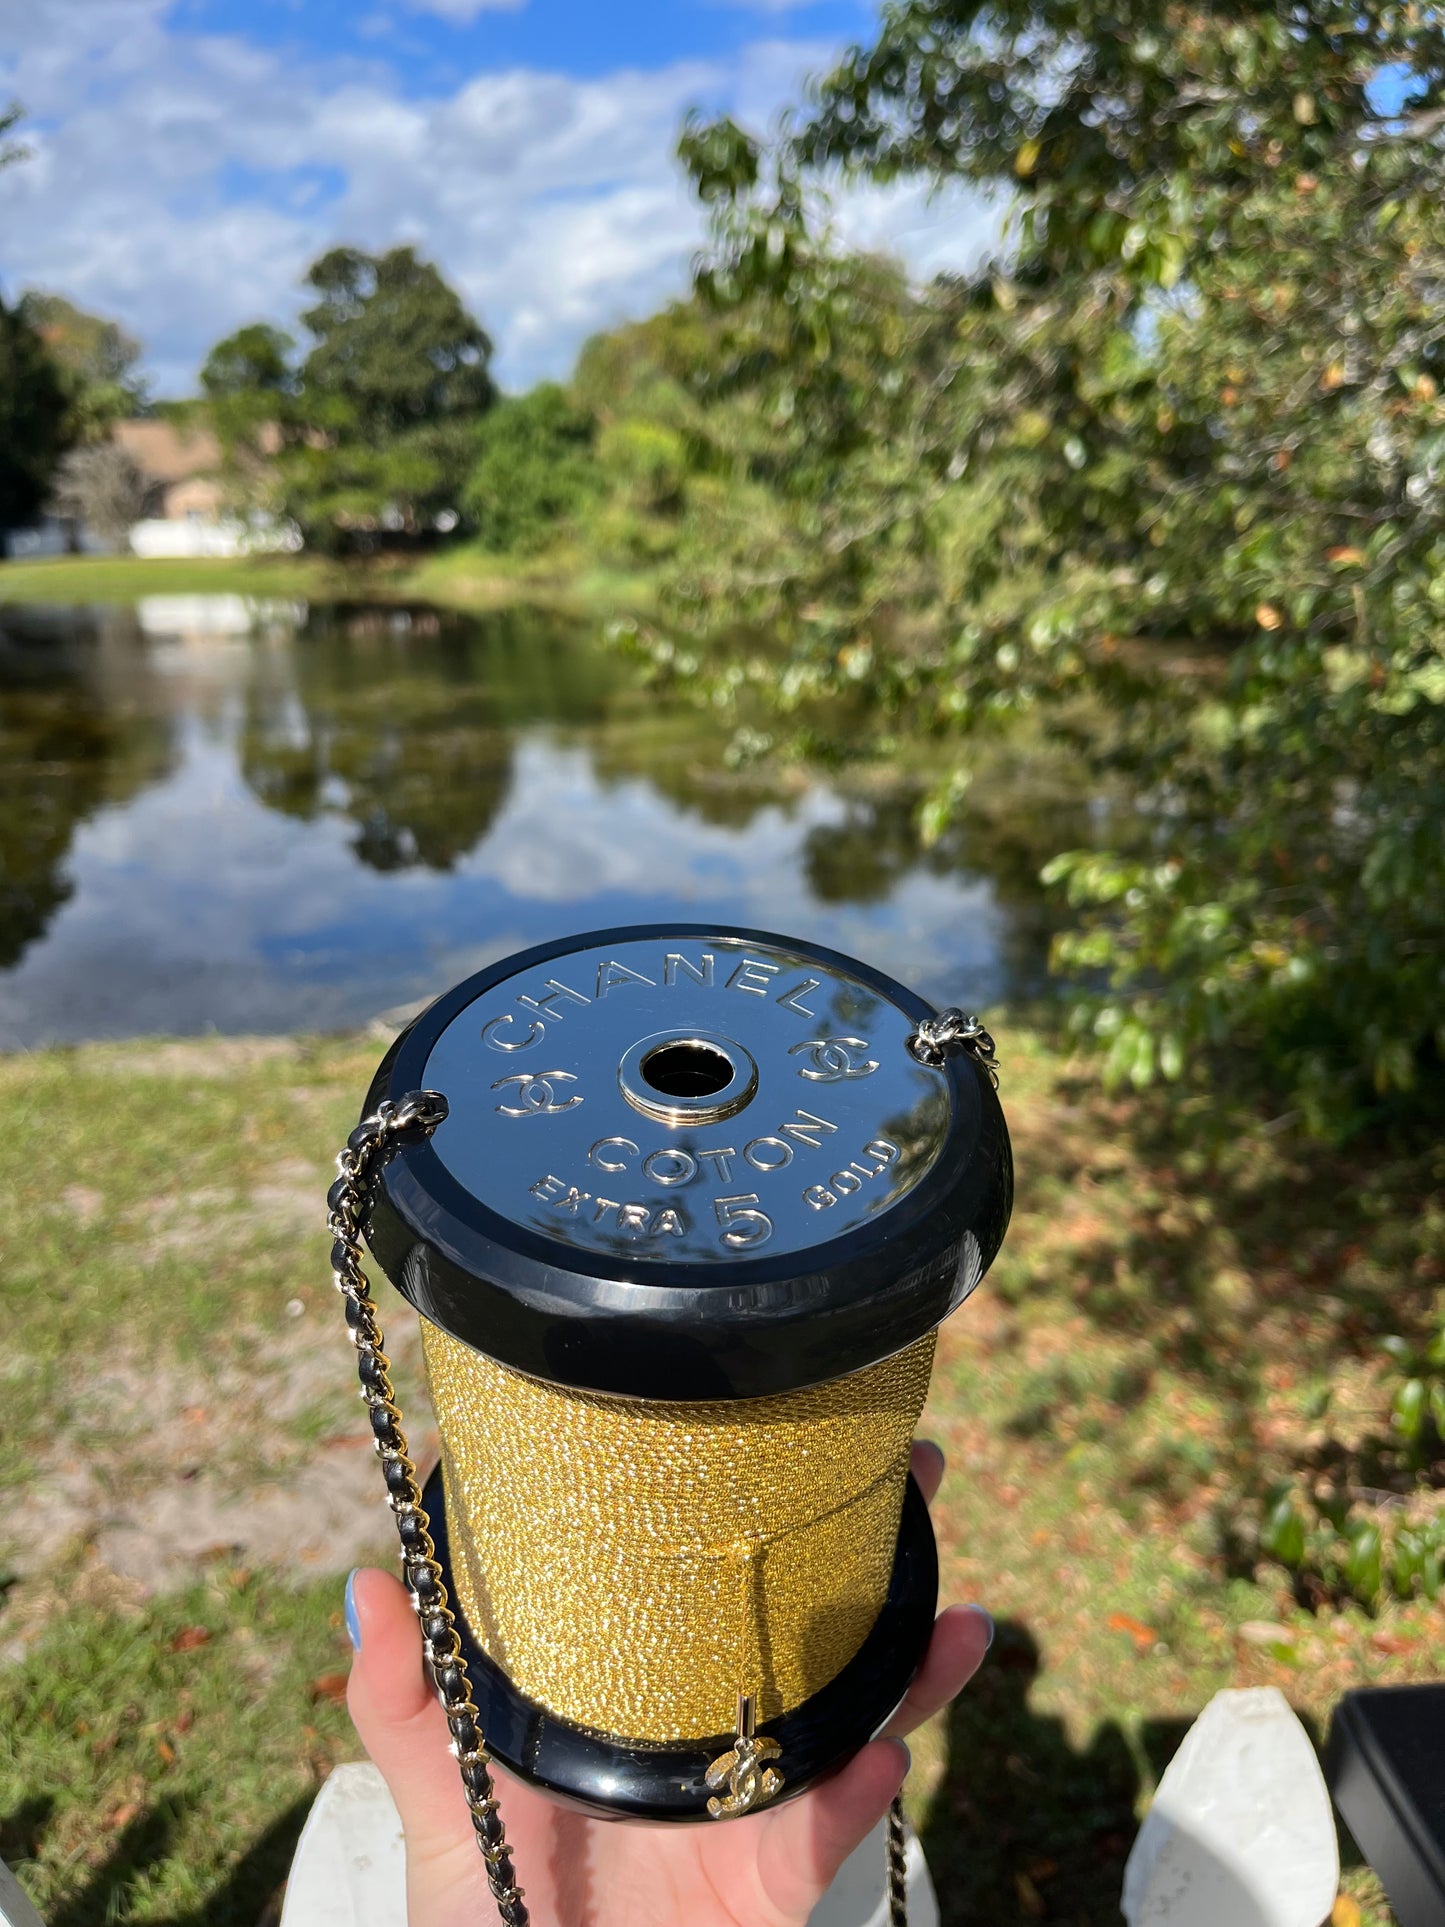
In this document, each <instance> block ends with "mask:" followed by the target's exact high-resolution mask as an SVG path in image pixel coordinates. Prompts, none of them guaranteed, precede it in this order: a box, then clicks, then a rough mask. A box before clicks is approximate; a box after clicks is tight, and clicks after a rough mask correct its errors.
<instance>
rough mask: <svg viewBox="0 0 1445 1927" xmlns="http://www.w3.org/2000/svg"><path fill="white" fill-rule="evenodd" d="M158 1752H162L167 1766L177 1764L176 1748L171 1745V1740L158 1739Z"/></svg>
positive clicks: (161, 1754)
mask: <svg viewBox="0 0 1445 1927" xmlns="http://www.w3.org/2000/svg"><path fill="white" fill-rule="evenodd" d="M156 1752H157V1753H159V1754H160V1756H161V1758H162V1760H164V1762H165V1763H166V1765H167V1766H174V1765H175V1763H176V1749H175V1748H174V1747H173V1746H172V1745H171V1743H170V1741H169V1740H157V1741H156Z"/></svg>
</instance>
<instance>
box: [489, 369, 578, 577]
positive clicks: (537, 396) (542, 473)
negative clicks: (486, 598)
mask: <svg viewBox="0 0 1445 1927" xmlns="http://www.w3.org/2000/svg"><path fill="white" fill-rule="evenodd" d="M594 434H595V423H594V421H593V418H592V416H591V414H590V413H588V412H587V411H586V410H584V409H582V408H579V407H578V406H577V404H576V403H575V402H574V401H573V400H572V399H571V398H570V396H569V395H568V394H567V392H566V390H565V389H563V388H560V387H559V386H558V385H557V384H556V383H555V382H542V383H541V384H540V385H539V386H538V387H536V388H533V389H532V390H531V391H530V392H529V393H527V394H525V395H518V396H516V397H511V398H508V399H507V400H505V401H502V402H499V403H498V404H497V406H496V407H495V408H493V409H492V410H491V412H490V413H489V414H488V416H487V418H486V421H485V423H484V425H483V428H482V436H481V444H482V452H481V455H480V457H479V458H478V460H477V463H476V466H475V467H474V468H473V470H472V473H471V476H470V478H469V479H468V482H467V485H466V490H465V494H464V496H463V501H464V503H465V506H466V510H467V513H468V516H469V517H470V519H471V520H472V521H473V522H475V524H476V526H477V530H478V533H479V535H480V538H481V542H482V546H483V547H484V548H487V549H492V550H496V551H499V552H510V553H517V554H523V555H527V554H535V553H537V552H538V551H539V550H541V549H543V548H545V547H546V546H547V544H548V543H549V542H554V541H556V540H557V538H558V535H559V532H560V531H561V530H562V529H564V528H565V527H567V526H569V525H571V524H574V523H575V522H577V521H578V519H579V518H580V517H582V516H583V515H584V514H585V513H586V510H587V508H588V506H589V504H590V503H591V502H592V501H594V500H595V498H596V497H597V495H598V494H599V493H600V491H601V487H602V477H601V474H600V471H599V469H598V466H597V461H596V457H595V454H594V449H593V441H594Z"/></svg>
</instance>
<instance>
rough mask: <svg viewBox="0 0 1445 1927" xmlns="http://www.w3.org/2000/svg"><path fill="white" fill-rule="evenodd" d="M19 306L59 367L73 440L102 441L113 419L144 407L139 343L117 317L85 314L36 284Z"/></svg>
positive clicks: (144, 393) (136, 411)
mask: <svg viewBox="0 0 1445 1927" xmlns="http://www.w3.org/2000/svg"><path fill="white" fill-rule="evenodd" d="M19 307H20V313H21V314H22V315H23V316H24V318H25V320H26V321H28V322H29V323H30V325H31V327H32V328H34V330H35V332H36V334H38V335H39V337H40V339H41V340H42V341H43V342H44V344H45V350H46V353H47V354H48V355H49V356H50V359H51V360H52V362H54V364H55V366H56V368H57V369H58V370H59V371H60V376H61V379H62V381H63V383H64V385H65V388H66V392H67V396H68V402H69V408H68V420H67V423H66V437H67V439H68V440H69V441H71V442H82V443H84V442H101V441H104V440H105V438H106V437H107V435H108V434H109V433H110V429H111V426H112V424H113V423H115V422H117V421H121V420H123V419H124V418H125V417H126V416H127V415H135V414H138V413H139V412H140V410H141V409H142V408H143V407H144V406H145V399H146V388H145V382H144V381H143V379H142V378H141V377H140V375H139V374H138V373H137V372H136V364H137V362H138V361H139V360H140V356H141V345H140V343H139V342H138V341H137V340H136V339H135V337H134V336H133V335H130V334H127V332H126V331H125V329H124V328H122V327H121V325H120V323H119V322H117V321H107V320H105V319H104V318H103V317H102V316H100V315H93V314H87V313H86V311H85V309H84V308H78V307H76V305H75V303H74V302H73V301H68V300H67V299H66V298H65V296H64V295H63V294H44V293H41V292H40V291H38V290H35V289H31V290H30V291H28V292H27V293H25V294H23V295H22V296H21V297H20V303H19Z"/></svg>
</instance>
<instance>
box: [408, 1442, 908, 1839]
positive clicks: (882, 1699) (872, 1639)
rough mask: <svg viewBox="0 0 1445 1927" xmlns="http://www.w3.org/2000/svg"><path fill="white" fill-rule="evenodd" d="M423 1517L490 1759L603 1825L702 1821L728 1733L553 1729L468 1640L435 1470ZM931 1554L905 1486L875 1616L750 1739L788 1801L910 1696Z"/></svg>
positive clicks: (557, 1724) (562, 1723)
mask: <svg viewBox="0 0 1445 1927" xmlns="http://www.w3.org/2000/svg"><path fill="white" fill-rule="evenodd" d="M424 1496H425V1503H426V1509H427V1512H428V1514H429V1516H430V1518H431V1525H432V1537H433V1539H434V1540H435V1542H436V1550H437V1557H438V1559H439V1560H440V1561H441V1565H442V1569H443V1572H444V1574H445V1576H446V1582H447V1590H448V1592H449V1593H450V1594H451V1598H452V1604H453V1610H454V1611H455V1613H456V1618H457V1628H458V1630H459V1632H460V1633H461V1636H462V1644H463V1647H464V1649H465V1652H466V1660H467V1666H468V1668H469V1670H470V1672H471V1678H472V1694H473V1698H474V1699H475V1700H476V1704H477V1711H478V1713H479V1715H480V1719H481V1727H482V1732H483V1734H484V1735H485V1737H486V1744H487V1750H488V1752H489V1753H490V1754H491V1755H492V1756H493V1758H494V1759H495V1760H496V1762H497V1764H498V1765H499V1766H502V1767H504V1768H505V1769H506V1770H507V1771H508V1772H509V1773H512V1774H514V1775H515V1776H516V1777H517V1778H518V1779H521V1780H526V1781H528V1782H529V1783H531V1784H532V1785H534V1786H537V1787H540V1788H542V1789H543V1790H544V1791H545V1792H547V1793H548V1794H550V1795H551V1796H552V1798H554V1799H556V1800H559V1801H561V1802H563V1803H564V1804H565V1805H567V1806H572V1807H578V1808H581V1809H583V1810H585V1811H586V1812H589V1813H593V1814H596V1815H598V1816H600V1817H602V1818H604V1819H610V1820H645V1821H661V1820H680V1821H687V1820H705V1819H707V1817H708V1816H707V1799H708V1794H709V1788H708V1787H707V1786H706V1784H705V1781H704V1775H705V1774H706V1772H707V1769H708V1767H709V1766H711V1764H712V1762H713V1761H714V1760H715V1759H717V1758H718V1757H719V1755H721V1754H723V1753H726V1752H727V1751H728V1749H729V1748H730V1747H731V1745H732V1744H733V1735H732V1734H731V1733H718V1734H714V1735H712V1736H711V1737H710V1738H708V1739H704V1740H689V1741H686V1742H681V1741H680V1742H675V1743H671V1744H667V1745H647V1744H640V1743H638V1742H636V1741H633V1742H628V1741H626V1740H616V1739H612V1738H609V1737H608V1736H607V1735H606V1734H603V1733H595V1732H592V1731H590V1730H589V1729H588V1728H586V1727H582V1726H574V1725H573V1724H572V1723H571V1722H570V1721H568V1720H563V1719H558V1717H557V1716H556V1714H554V1713H549V1712H548V1711H547V1710H546V1709H545V1708H544V1707H541V1706H538V1705H537V1704H536V1702H535V1701H534V1700H529V1699H527V1698H526V1697H525V1696H524V1695H523V1694H521V1693H519V1692H518V1691H517V1689H516V1687H515V1686H513V1685H512V1683H511V1681H510V1680H509V1679H508V1678H507V1676H506V1674H505V1673H503V1672H502V1670H501V1669H500V1667H498V1666H497V1665H496V1664H494V1662H493V1661H492V1660H490V1659H488V1657H487V1656H486V1654H485V1653H483V1652H482V1650H481V1648H480V1647H479V1646H478V1645H477V1643H476V1641H475V1639H474V1638H473V1637H472V1635H471V1631H470V1628H469V1627H468V1626H467V1623H466V1619H465V1617H464V1615H463V1613H462V1610H461V1607H460V1605H459V1604H458V1603H457V1593H456V1587H455V1585H454V1584H453V1583H452V1577H451V1563H450V1554H449V1548H448V1543H447V1526H446V1508H445V1505H444V1503H443V1497H442V1480H441V1473H440V1471H437V1472H434V1473H433V1474H432V1476H431V1478H430V1479H429V1480H428V1481H427V1487H426V1492H425V1495H424ZM937 1604H938V1555H937V1552H936V1550H935V1548H934V1543H933V1528H932V1526H931V1524H930V1523H929V1518H928V1508H927V1506H926V1504H925V1503H924V1499H923V1494H922V1493H921V1492H920V1491H919V1490H918V1487H917V1486H916V1485H915V1483H914V1482H913V1480H912V1478H910V1479H909V1481H908V1489H907V1492H906V1494H905V1496H904V1501H903V1517H902V1521H901V1523H900V1526H899V1532H898V1551H897V1554H896V1556H895V1558H894V1562H893V1578H892V1581H891V1583H890V1585H889V1588H888V1597H887V1599H886V1600H885V1601H884V1605H883V1610H882V1611H881V1612H880V1614H879V1615H878V1619H877V1621H876V1623H875V1625H874V1627H873V1630H872V1632H871V1633H869V1635H868V1637H867V1639H865V1640H864V1642H863V1644H862V1646H861V1647H860V1648H859V1649H858V1651H857V1653H856V1654H855V1655H854V1657H853V1658H852V1659H851V1660H850V1661H849V1662H848V1664H847V1665H846V1666H845V1667H844V1668H843V1670H842V1672H841V1673H839V1674H838V1676H837V1677H836V1678H835V1679H833V1680H830V1681H829V1683H828V1684H827V1685H826V1686H825V1687H823V1688H822V1690H821V1691H820V1692H817V1693H815V1694H814V1695H813V1696H812V1698H811V1699H808V1700H805V1701H804V1702H803V1704H802V1705H801V1706H799V1707H795V1708H794V1710H793V1711H792V1712H791V1713H788V1714H785V1715H784V1716H783V1717H782V1718H781V1719H776V1720H768V1721H765V1722H764V1723H763V1724H762V1725H761V1726H760V1727H759V1729H758V1730H759V1732H760V1733H762V1734H764V1735H766V1736H767V1737H768V1738H769V1739H773V1740H776V1741H777V1742H778V1745H779V1747H780V1748H781V1755H780V1757H779V1759H778V1760H777V1762H776V1764H777V1766H778V1768H779V1770H780V1771H781V1772H782V1773H783V1775H784V1779H785V1782H786V1784H785V1787H784V1790H783V1793H782V1795H781V1796H780V1798H782V1799H790V1798H792V1797H793V1796H794V1795H795V1794H798V1793H801V1792H802V1791H803V1790H804V1788H805V1787H807V1786H809V1785H811V1784H812V1783H813V1782H814V1781H815V1780H818V1779H821V1778H822V1777H823V1776H824V1775H826V1774H828V1773H830V1772H832V1771H833V1770H834V1769H836V1768H837V1767H840V1766H842V1765H843V1764H844V1762H845V1761H847V1760H849V1759H851V1758H852V1756H853V1754H855V1753H856V1752H857V1751H858V1749H859V1747H861V1746H863V1745H865V1744H866V1743H867V1741H868V1740H870V1739H871V1738H872V1737H873V1735H874V1734H875V1733H876V1732H877V1731H878V1729H879V1728H880V1727H881V1726H882V1725H883V1723H884V1721H885V1720H886V1719H887V1718H888V1716H889V1714H890V1713H891V1712H892V1711H893V1709H894V1707H896V1706H897V1704H898V1702H899V1701H900V1700H901V1699H902V1698H903V1695H904V1693H905V1692H907V1690H908V1686H909V1682H910V1681H911V1680H912V1678H913V1675H914V1673H915V1672H916V1671H917V1670H918V1666H919V1662H920V1661H921V1660H922V1658H923V1654H924V1650H925V1648H926V1647H927V1645H928V1640H929V1635H930V1633H931V1632H932V1630H933V1618H934V1613H935V1611H936V1608H937Z"/></svg>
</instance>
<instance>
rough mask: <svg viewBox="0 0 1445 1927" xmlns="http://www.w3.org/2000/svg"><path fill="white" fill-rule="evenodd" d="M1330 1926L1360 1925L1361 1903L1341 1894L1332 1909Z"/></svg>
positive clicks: (1357, 1926) (1355, 1926) (1346, 1926)
mask: <svg viewBox="0 0 1445 1927" xmlns="http://www.w3.org/2000/svg"><path fill="white" fill-rule="evenodd" d="M1330 1927H1360V1903H1359V1902H1358V1901H1357V1900H1351V1899H1350V1896H1349V1895H1348V1894H1340V1895H1339V1896H1338V1897H1337V1898H1336V1900H1335V1904H1334V1906H1333V1907H1331V1909H1330Z"/></svg>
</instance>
